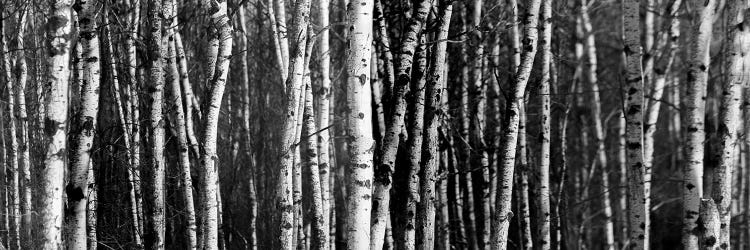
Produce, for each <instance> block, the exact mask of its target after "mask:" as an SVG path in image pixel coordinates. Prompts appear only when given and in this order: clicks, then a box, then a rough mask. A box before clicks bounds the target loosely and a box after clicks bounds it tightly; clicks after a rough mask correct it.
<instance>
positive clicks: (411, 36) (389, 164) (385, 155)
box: [347, 0, 432, 249]
mask: <svg viewBox="0 0 750 250" xmlns="http://www.w3.org/2000/svg"><path fill="white" fill-rule="evenodd" d="M360 3H362V4H365V6H363V7H362V8H364V9H362V11H364V10H366V12H362V13H357V12H353V13H357V14H358V15H360V14H364V13H367V14H372V10H373V7H374V6H373V5H374V4H373V2H372V1H366V2H360ZM367 3H369V4H367ZM351 5H354V3H351ZM414 6H415V7H414V8H413V9H414V14H413V15H412V17H411V18H410V19H409V21H408V27H407V28H406V32H405V33H404V36H403V37H402V40H401V41H402V42H401V46H400V48H401V51H399V55H398V61H397V63H398V64H397V67H396V70H395V72H396V74H395V75H394V76H395V78H394V79H395V80H396V81H395V82H394V86H393V91H391V95H387V94H386V99H387V100H388V102H389V103H387V104H386V105H387V106H385V109H386V116H387V117H386V118H385V119H386V132H385V137H384V138H383V143H382V145H380V148H379V149H378V151H377V157H375V158H376V159H378V160H379V161H380V162H378V163H377V164H376V167H375V172H376V173H375V179H374V182H375V185H374V186H375V188H374V192H373V194H372V196H373V197H372V198H373V202H372V204H373V207H374V211H373V214H372V218H371V220H372V223H373V224H372V228H371V231H372V233H373V235H372V236H371V237H370V238H371V239H370V240H371V241H372V242H371V244H370V248H371V249H380V248H382V247H383V239H384V237H385V225H386V217H387V214H388V208H389V206H390V196H389V195H390V190H391V185H392V183H391V182H392V178H391V175H392V174H393V171H394V164H395V162H396V153H397V151H398V145H399V142H400V139H401V138H399V134H401V129H402V126H403V125H404V116H405V112H406V99H405V98H404V96H405V95H406V92H408V90H409V83H410V82H411V69H412V61H413V59H414V54H415V53H414V52H415V50H416V48H417V43H418V42H419V40H418V38H419V34H421V33H422V28H423V26H424V23H425V21H426V20H427V16H428V14H429V10H430V9H431V8H432V1H431V0H419V1H418V2H415V3H414ZM349 17H350V18H351V17H352V16H351V15H349ZM368 25H371V23H369V22H368ZM367 34H370V33H367ZM382 35H384V34H381V36H382ZM369 39H371V38H369ZM367 50H368V51H369V50H370V48H368V49H367ZM387 63H388V62H387V61H386V64H387ZM352 66H353V65H352ZM386 67H388V66H386ZM351 70H354V68H352V69H351ZM347 72H348V71H347ZM368 74H369V72H368ZM350 77H352V75H350ZM385 89H386V90H385V91H384V92H385V93H388V87H387V86H386V87H385ZM368 99H369V98H368ZM350 247H351V246H350Z"/></svg>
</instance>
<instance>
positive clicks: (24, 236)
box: [16, 7, 32, 247]
mask: <svg viewBox="0 0 750 250" xmlns="http://www.w3.org/2000/svg"><path fill="white" fill-rule="evenodd" d="M20 11H21V13H20V16H21V18H20V19H19V20H18V31H17V33H18V36H17V39H16V44H17V45H16V48H18V53H17V54H16V82H17V84H16V87H17V88H18V90H17V91H16V95H17V98H16V102H18V131H19V136H20V138H19V148H18V149H19V151H20V152H19V153H18V165H19V166H18V168H19V172H20V177H21V179H22V181H23V182H22V185H23V186H22V187H21V189H20V190H19V196H20V200H21V204H20V207H21V211H20V215H21V226H20V228H21V229H20V230H19V231H20V232H19V234H20V235H19V239H20V240H21V242H22V244H27V243H29V242H31V240H32V238H31V227H32V225H31V185H32V184H31V154H30V152H29V148H30V142H29V138H30V136H29V118H28V114H27V112H26V110H27V108H26V81H27V80H28V66H27V65H26V52H25V51H26V48H25V46H24V34H25V33H26V32H25V31H26V19H27V15H28V10H26V7H23V9H21V10H20ZM24 246H26V245H24ZM26 247H28V246H26Z"/></svg>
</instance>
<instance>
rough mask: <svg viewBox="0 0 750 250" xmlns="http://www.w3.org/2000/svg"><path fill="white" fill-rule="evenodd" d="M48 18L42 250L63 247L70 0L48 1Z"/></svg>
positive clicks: (42, 183) (41, 179)
mask: <svg viewBox="0 0 750 250" xmlns="http://www.w3.org/2000/svg"><path fill="white" fill-rule="evenodd" d="M50 5H51V6H50V12H49V13H50V14H49V17H48V18H47V25H46V27H47V32H48V33H47V35H48V44H49V47H47V49H48V52H49V54H47V55H48V58H47V63H48V65H49V66H48V67H49V68H48V69H49V81H48V82H49V92H47V96H46V98H45V99H46V103H45V111H46V113H45V117H44V135H45V136H44V137H45V139H46V142H47V145H46V154H45V159H44V168H42V171H41V173H40V176H39V179H40V183H41V187H40V188H41V189H40V190H44V192H42V193H41V194H40V196H41V197H40V202H39V205H40V206H39V212H40V216H39V218H40V219H39V222H40V223H41V224H42V225H45V226H44V227H42V228H41V230H40V233H39V237H40V239H39V240H38V242H39V244H38V246H39V247H40V248H42V249H60V248H62V244H63V240H62V234H61V230H62V224H63V214H62V211H63V200H62V197H63V194H62V192H63V179H64V176H63V175H64V172H65V159H66V155H67V148H66V136H65V130H66V127H67V120H68V81H69V76H70V70H69V67H68V66H69V63H70V60H69V59H70V52H69V49H70V45H69V40H68V39H69V38H70V33H71V32H70V30H71V23H72V19H71V15H70V13H71V12H70V6H71V1H70V0H58V1H52V2H50Z"/></svg>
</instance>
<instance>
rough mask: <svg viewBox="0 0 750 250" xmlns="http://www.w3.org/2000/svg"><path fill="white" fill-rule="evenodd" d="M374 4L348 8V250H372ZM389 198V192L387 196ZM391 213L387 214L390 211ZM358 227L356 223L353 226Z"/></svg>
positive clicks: (358, 2) (361, 1) (358, 1)
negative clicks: (372, 53)
mask: <svg viewBox="0 0 750 250" xmlns="http://www.w3.org/2000/svg"><path fill="white" fill-rule="evenodd" d="M373 6H374V2H373V1H372V0H353V1H352V2H351V3H349V6H348V8H347V18H348V21H349V25H348V26H349V30H350V33H349V36H348V37H347V44H348V46H347V49H346V52H347V55H348V56H347V59H346V73H347V80H346V86H347V87H346V102H347V107H348V110H347V111H348V112H347V115H346V121H347V123H348V125H347V134H348V135H349V142H348V150H349V164H348V166H347V170H348V171H349V177H348V181H347V191H348V193H349V195H348V197H349V198H348V200H347V204H346V205H347V206H346V207H347V215H346V219H347V221H348V222H349V223H347V225H346V227H347V239H346V242H347V248H348V249H367V248H368V247H370V215H371V207H372V204H371V203H370V202H371V200H370V199H371V194H372V178H373V166H372V161H373V154H372V152H373V150H374V149H375V141H374V140H373V138H372V130H373V129H372V110H371V108H370V103H371V102H372V100H371V97H372V95H371V93H370V86H368V84H370V67H369V65H368V64H369V63H372V62H371V61H370V59H371V51H370V49H371V48H372V46H371V45H372V22H373V21H372V14H373ZM386 194H387V192H386ZM386 211H387V210H386ZM355 221H356V222H357V223H352V222H355Z"/></svg>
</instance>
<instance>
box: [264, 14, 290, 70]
mask: <svg viewBox="0 0 750 250" xmlns="http://www.w3.org/2000/svg"><path fill="white" fill-rule="evenodd" d="M266 9H267V14H268V19H269V22H270V23H271V37H272V40H273V45H274V52H275V54H276V64H277V67H279V71H280V73H281V74H280V75H281V82H286V77H287V74H288V72H287V69H288V66H287V63H288V61H287V60H288V59H287V58H288V57H289V53H288V50H287V53H286V54H284V53H282V52H281V37H280V35H279V27H278V22H277V21H276V11H275V8H274V0H268V1H267V2H266ZM283 21H284V22H286V19H284V20H283ZM284 38H286V37H284ZM284 42H285V43H287V41H286V40H284ZM287 44H288V43H287Z"/></svg>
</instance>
